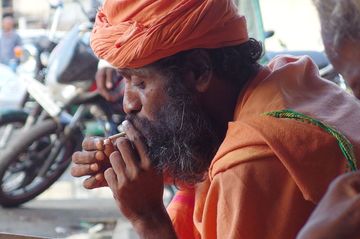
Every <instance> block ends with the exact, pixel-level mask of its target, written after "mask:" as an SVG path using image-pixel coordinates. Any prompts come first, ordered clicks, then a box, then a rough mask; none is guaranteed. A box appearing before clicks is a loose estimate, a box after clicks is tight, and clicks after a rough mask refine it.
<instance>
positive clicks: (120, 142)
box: [116, 137, 139, 178]
mask: <svg viewBox="0 0 360 239" xmlns="http://www.w3.org/2000/svg"><path fill="white" fill-rule="evenodd" d="M116 147H117V148H118V149H119V151H120V153H121V157H122V159H123V160H124V163H125V165H126V171H127V173H128V175H129V176H130V177H131V178H134V177H135V176H136V175H137V173H138V172H139V168H138V162H139V156H138V155H137V154H136V153H135V151H134V149H133V147H132V146H131V143H130V141H129V140H128V139H127V138H123V137H120V138H118V139H117V140H116Z"/></svg>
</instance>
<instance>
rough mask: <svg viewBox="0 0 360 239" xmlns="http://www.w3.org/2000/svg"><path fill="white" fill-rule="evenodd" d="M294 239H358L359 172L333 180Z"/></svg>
mask: <svg viewBox="0 0 360 239" xmlns="http://www.w3.org/2000/svg"><path fill="white" fill-rule="evenodd" d="M297 238H298V239H307V238H311V239H320V238H321V239H322V238H326V239H338V238H347V239H352V238H360V172H354V173H348V174H345V175H342V176H340V177H338V178H337V179H335V180H334V181H333V182H332V183H331V184H330V186H329V189H328V191H327V192H326V194H325V195H324V197H323V198H322V199H321V201H320V203H319V205H318V206H317V207H316V209H315V211H314V212H313V213H312V215H311V217H310V218H309V220H308V222H307V223H306V224H305V226H304V227H303V228H302V230H301V231H300V233H299V235H298V237H297Z"/></svg>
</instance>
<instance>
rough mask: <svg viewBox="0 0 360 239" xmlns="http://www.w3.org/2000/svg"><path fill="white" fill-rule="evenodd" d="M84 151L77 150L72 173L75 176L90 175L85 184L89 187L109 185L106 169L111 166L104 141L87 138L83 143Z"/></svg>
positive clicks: (73, 158) (74, 155)
mask: <svg viewBox="0 0 360 239" xmlns="http://www.w3.org/2000/svg"><path fill="white" fill-rule="evenodd" d="M82 147H83V151H80V152H75V153H74V154H73V156H72V161H73V163H74V166H73V167H72V168H71V175H72V176H74V177H83V176H89V177H88V178H87V179H85V180H84V183H83V186H84V187H85V188H87V189H93V188H98V187H104V186H107V183H106V181H105V178H104V171H105V170H106V169H108V168H109V167H110V162H109V160H108V156H109V155H110V153H111V152H110V153H107V154H108V155H106V153H105V146H104V142H103V140H102V139H101V138H93V137H90V138H85V139H84V141H83V143H82Z"/></svg>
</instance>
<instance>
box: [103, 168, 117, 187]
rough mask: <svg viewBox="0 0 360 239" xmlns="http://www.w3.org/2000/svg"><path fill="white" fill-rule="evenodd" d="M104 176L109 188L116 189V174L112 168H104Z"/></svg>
mask: <svg viewBox="0 0 360 239" xmlns="http://www.w3.org/2000/svg"><path fill="white" fill-rule="evenodd" d="M104 177H105V180H106V182H107V184H108V185H109V187H110V188H111V190H112V191H114V190H116V189H117V176H116V173H115V172H114V169H112V168H108V169H106V171H105V172H104Z"/></svg>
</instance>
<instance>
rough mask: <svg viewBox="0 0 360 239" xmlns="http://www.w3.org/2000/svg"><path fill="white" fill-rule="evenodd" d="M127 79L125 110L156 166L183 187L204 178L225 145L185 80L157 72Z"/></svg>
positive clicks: (146, 71)
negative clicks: (186, 183)
mask: <svg viewBox="0 0 360 239" xmlns="http://www.w3.org/2000/svg"><path fill="white" fill-rule="evenodd" d="M122 74H123V76H124V78H125V92H124V101H123V107H124V111H125V113H126V114H127V119H128V120H129V121H131V122H132V123H133V124H134V126H135V127H136V128H137V129H138V130H139V131H140V132H141V133H142V134H143V136H144V138H145V141H146V143H147V145H148V148H149V155H150V158H151V160H152V163H153V165H154V166H155V167H157V168H158V169H159V170H162V171H164V172H166V173H167V174H169V175H170V176H171V177H173V178H174V179H175V180H179V181H181V182H188V183H196V182H198V181H200V180H201V179H203V177H204V173H205V172H206V170H207V169H208V167H209V164H210V162H211V160H212V158H213V156H214V154H215V152H216V150H217V148H218V146H219V140H218V138H217V136H216V135H215V131H214V129H213V127H212V125H211V123H210V120H209V118H208V117H207V116H206V114H205V113H204V112H203V110H202V107H201V106H200V105H199V103H198V101H197V99H196V97H195V93H194V92H190V91H189V90H188V89H187V88H186V87H185V86H184V84H182V83H181V81H183V80H185V79H179V77H177V76H174V77H166V76H164V75H163V74H161V73H160V72H159V71H157V70H155V69H151V68H143V69H141V70H135V71H132V72H131V73H129V72H126V71H123V72H122Z"/></svg>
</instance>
